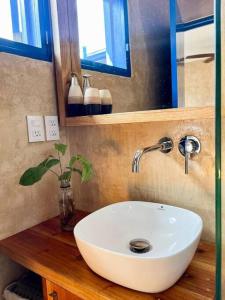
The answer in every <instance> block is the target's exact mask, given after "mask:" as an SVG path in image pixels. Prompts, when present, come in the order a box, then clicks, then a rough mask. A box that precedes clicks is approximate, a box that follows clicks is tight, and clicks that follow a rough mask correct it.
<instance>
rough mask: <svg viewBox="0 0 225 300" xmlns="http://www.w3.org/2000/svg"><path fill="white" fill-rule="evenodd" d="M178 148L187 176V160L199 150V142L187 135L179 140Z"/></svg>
mask: <svg viewBox="0 0 225 300" xmlns="http://www.w3.org/2000/svg"><path fill="white" fill-rule="evenodd" d="M178 148H179V151H180V153H181V154H182V155H183V156H184V157H185V174H188V164H189V160H190V159H191V157H193V156H194V155H196V154H198V153H199V152H200V150H201V144H200V141H199V140H198V139H197V138H196V137H195V136H189V135H187V136H185V137H183V138H182V139H181V140H180V142H179V145H178Z"/></svg>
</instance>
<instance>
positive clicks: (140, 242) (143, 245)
mask: <svg viewBox="0 0 225 300" xmlns="http://www.w3.org/2000/svg"><path fill="white" fill-rule="evenodd" d="M130 250H131V251H132V252H134V253H140V254H141V253H146V252H149V251H151V250H152V246H151V244H150V243H149V241H147V240H145V239H134V240H131V241H130Z"/></svg>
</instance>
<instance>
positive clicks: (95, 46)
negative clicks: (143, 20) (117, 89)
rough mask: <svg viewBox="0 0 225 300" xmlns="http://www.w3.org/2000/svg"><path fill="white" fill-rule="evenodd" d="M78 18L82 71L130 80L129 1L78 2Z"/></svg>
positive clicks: (95, 0) (87, 0) (81, 0)
mask: <svg viewBox="0 0 225 300" xmlns="http://www.w3.org/2000/svg"><path fill="white" fill-rule="evenodd" d="M87 7H88V9H87ZM77 15H78V29H79V42H80V58H81V64H82V67H83V68H84V69H85V68H86V69H90V70H96V71H103V72H106V73H111V74H117V75H123V76H130V75H131V74H130V51H129V38H128V32H129V29H128V16H127V3H126V0H113V1H112V0H107V1H106V0H92V1H90V0H77Z"/></svg>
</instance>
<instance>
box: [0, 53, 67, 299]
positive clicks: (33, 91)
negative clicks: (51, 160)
mask: <svg viewBox="0 0 225 300" xmlns="http://www.w3.org/2000/svg"><path fill="white" fill-rule="evenodd" d="M55 114H56V96H55V88H54V78H53V69H52V64H50V63H47V62H43V61H37V60H32V59H27V58H24V57H19V56H13V55H9V54H4V53H0V141H1V143H0V156H1V163H0V174H1V181H0V239H3V238H5V237H7V236H10V235H12V234H14V233H16V232H19V231H21V230H24V229H26V228H28V227H31V226H33V225H35V224H37V223H40V222H42V221H44V220H46V219H48V218H50V217H52V216H55V215H57V213H58V206H57V199H56V196H57V188H58V185H57V182H56V180H55V178H53V177H52V175H47V176H46V178H45V179H44V180H43V181H42V182H41V183H38V184H37V185H35V186H33V187H22V186H20V185H19V184H18V181H19V177H20V174H22V172H23V171H24V170H25V169H26V168H28V167H30V166H32V165H35V164H37V163H38V162H39V161H41V160H43V159H44V158H45V157H46V156H47V155H49V154H51V153H52V146H53V143H52V142H44V143H34V144H29V143H28V139H27V128H26V119H25V117H26V115H55ZM61 138H62V141H64V142H67V137H66V133H65V131H61ZM20 270H21V269H20V268H19V267H17V266H16V265H15V264H13V263H12V262H10V261H9V260H8V259H6V258H5V257H3V256H1V255H0V294H1V290H2V288H3V286H5V284H6V283H8V282H9V281H11V280H12V279H14V278H15V277H17V276H18V273H19V271H20ZM0 298H1V296H0Z"/></svg>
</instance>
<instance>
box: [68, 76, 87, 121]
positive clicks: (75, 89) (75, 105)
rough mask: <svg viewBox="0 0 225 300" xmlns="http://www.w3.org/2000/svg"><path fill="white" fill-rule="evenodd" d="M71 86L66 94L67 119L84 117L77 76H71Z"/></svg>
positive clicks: (82, 99)
mask: <svg viewBox="0 0 225 300" xmlns="http://www.w3.org/2000/svg"><path fill="white" fill-rule="evenodd" d="M71 76H72V78H71V84H70V88H69V94H68V104H67V115H68V117H77V116H83V115H84V97H83V93H82V90H81V88H80V85H79V82H78V79H77V76H76V74H75V73H72V74H71Z"/></svg>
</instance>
